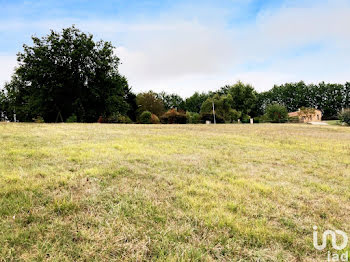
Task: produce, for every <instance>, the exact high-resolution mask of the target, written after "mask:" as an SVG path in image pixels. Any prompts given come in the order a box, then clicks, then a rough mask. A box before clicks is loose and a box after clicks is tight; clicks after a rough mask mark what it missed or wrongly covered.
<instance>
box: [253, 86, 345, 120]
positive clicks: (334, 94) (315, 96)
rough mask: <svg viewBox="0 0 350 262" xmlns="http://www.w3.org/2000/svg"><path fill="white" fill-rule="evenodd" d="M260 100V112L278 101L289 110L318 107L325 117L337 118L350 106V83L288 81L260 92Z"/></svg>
mask: <svg viewBox="0 0 350 262" xmlns="http://www.w3.org/2000/svg"><path fill="white" fill-rule="evenodd" d="M258 100H259V102H258V103H259V107H260V108H259V112H260V113H261V112H263V111H264V110H265V108H266V107H267V106H268V105H269V104H274V103H277V104H280V105H284V106H285V107H286V108H287V110H288V111H289V112H291V111H297V110H298V109H299V108H301V107H309V108H317V109H320V110H321V111H322V113H323V119H335V118H337V114H338V113H339V112H340V111H341V110H342V108H348V107H350V83H346V84H345V85H340V84H326V83H324V82H321V83H319V84H318V85H314V84H310V85H306V84H305V83H304V82H302V81H301V82H298V83H287V84H284V85H280V86H274V87H273V88H272V89H271V90H270V91H267V92H263V93H260V94H259V98H258Z"/></svg>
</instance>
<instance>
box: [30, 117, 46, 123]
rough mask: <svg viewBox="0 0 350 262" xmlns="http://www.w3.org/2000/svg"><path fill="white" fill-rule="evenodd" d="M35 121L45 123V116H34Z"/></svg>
mask: <svg viewBox="0 0 350 262" xmlns="http://www.w3.org/2000/svg"><path fill="white" fill-rule="evenodd" d="M33 121H34V123H45V121H44V118H42V117H41V116H37V117H35V118H33Z"/></svg>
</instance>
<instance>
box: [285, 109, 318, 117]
mask: <svg viewBox="0 0 350 262" xmlns="http://www.w3.org/2000/svg"><path fill="white" fill-rule="evenodd" d="M316 113H321V114H322V112H321V111H320V110H318V109H315V113H314V114H316ZM288 116H290V117H293V116H305V114H303V113H302V111H295V112H290V113H288Z"/></svg>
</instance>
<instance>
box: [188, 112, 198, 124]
mask: <svg viewBox="0 0 350 262" xmlns="http://www.w3.org/2000/svg"><path fill="white" fill-rule="evenodd" d="M186 117H187V123H189V124H198V123H199V120H200V116H199V114H198V113H195V112H187V113H186Z"/></svg>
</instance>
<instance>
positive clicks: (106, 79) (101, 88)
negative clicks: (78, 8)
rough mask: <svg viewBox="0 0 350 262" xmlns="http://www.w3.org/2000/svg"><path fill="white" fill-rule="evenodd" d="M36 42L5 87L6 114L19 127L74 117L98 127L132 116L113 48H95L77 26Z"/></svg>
mask: <svg viewBox="0 0 350 262" xmlns="http://www.w3.org/2000/svg"><path fill="white" fill-rule="evenodd" d="M32 40H33V45H32V46H28V45H24V46H23V47H24V50H23V52H21V53H19V54H18V62H19V66H18V67H17V69H16V71H15V74H14V76H13V78H12V81H11V82H10V83H8V84H6V85H5V90H6V96H7V99H8V101H9V108H8V111H14V112H16V114H17V118H18V119H19V120H20V121H31V120H32V118H33V117H37V116H41V117H43V118H44V120H45V121H47V122H54V121H56V120H57V119H58V120H66V119H67V118H68V117H70V116H72V115H75V116H76V117H77V120H78V121H80V122H95V121H97V119H98V118H99V116H104V117H108V116H110V115H114V114H121V115H124V114H127V113H128V112H129V111H130V105H129V104H128V102H127V100H128V99H129V101H132V100H133V99H134V98H132V94H131V91H130V89H129V86H128V83H127V80H126V78H125V77H123V76H121V75H120V73H119V71H118V65H119V58H118V57H117V56H116V55H115V54H114V51H113V50H114V47H113V46H112V44H111V43H110V42H105V41H102V40H101V41H97V42H95V41H94V39H93V36H92V35H91V34H85V33H83V32H81V31H80V30H78V29H77V28H75V27H74V26H73V27H70V28H66V29H63V30H62V32H54V31H51V33H50V34H49V35H47V36H45V37H42V38H38V37H32ZM134 100H135V99H134Z"/></svg>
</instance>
